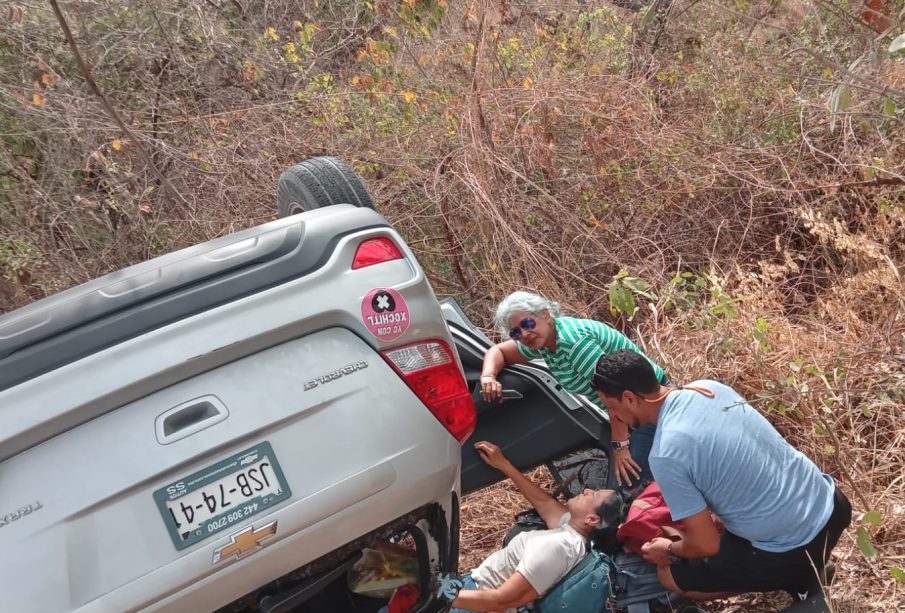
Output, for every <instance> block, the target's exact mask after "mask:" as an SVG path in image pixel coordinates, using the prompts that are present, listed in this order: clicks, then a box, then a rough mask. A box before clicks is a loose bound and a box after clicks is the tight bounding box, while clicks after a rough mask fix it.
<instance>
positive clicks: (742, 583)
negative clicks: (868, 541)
mask: <svg viewBox="0 0 905 613" xmlns="http://www.w3.org/2000/svg"><path fill="white" fill-rule="evenodd" d="M777 512H781V510H780V508H778V509H777ZM851 521H852V505H851V503H849V501H848V498H846V497H845V494H843V493H842V490H840V489H839V487H838V486H837V487H836V491H835V493H834V494H833V512H832V514H831V515H830V518H829V519H828V520H827V522H826V524H825V525H824V526H823V528H822V529H821V530H820V532H818V533H817V536H815V537H814V538H813V540H811V542H810V543H808V544H807V545H802V546H801V547H796V548H795V549H792V550H791V551H784V552H780V553H776V552H771V551H764V550H762V549H758V548H757V547H755V546H754V545H753V544H751V541H748V540H745V539H743V538H741V537H740V536H737V535H735V534H732V533H731V532H728V531H726V532H723V535H722V537H721V538H720V550H719V552H718V553H717V554H716V555H715V556H711V557H709V558H704V559H702V560H689V561H687V562H683V563H681V564H673V565H672V566H671V568H670V570H671V571H672V577H673V579H674V580H675V582H676V585H677V586H679V588H680V589H681V590H683V591H693V592H772V591H775V590H784V591H786V592H789V593H790V594H792V597H793V598H796V599H798V600H805V599H806V598H807V597H808V596H810V595H813V594H814V593H816V592H818V591H819V588H818V582H817V576H816V573H815V571H820V570H823V567H824V565H825V564H826V562H827V560H829V559H830V552H831V551H832V550H833V547H835V546H836V543H837V542H839V537H840V536H841V535H842V532H843V531H844V530H845V529H846V528H847V527H848V526H849V524H850V523H851Z"/></svg>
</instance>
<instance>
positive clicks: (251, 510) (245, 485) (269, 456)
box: [154, 441, 292, 549]
mask: <svg viewBox="0 0 905 613" xmlns="http://www.w3.org/2000/svg"><path fill="white" fill-rule="evenodd" d="M290 496H292V492H291V491H289V486H288V485H286V478H285V477H284V476H283V471H282V470H280V465H279V464H278V463H277V457H276V454H274V452H273V448H272V447H271V446H270V443H268V442H267V441H264V442H262V443H260V444H258V445H256V446H254V447H252V448H251V449H246V450H245V451H243V452H241V453H237V454H236V455H233V456H230V457H229V458H226V459H225V460H221V461H220V462H217V463H216V464H214V465H212V466H209V467H207V468H205V469H204V470H199V471H198V472H196V473H192V474H191V475H189V476H187V477H184V478H182V479H179V480H178V481H174V482H173V483H170V484H169V485H167V486H166V487H162V488H160V489H159V490H156V491H155V492H154V500H155V501H156V502H157V508H158V509H159V510H160V515H161V516H162V517H163V523H164V524H165V525H166V527H167V531H168V532H169V533H170V538H171V539H172V540H173V544H174V545H175V546H176V549H184V548H186V547H188V546H190V545H194V544H195V543H198V542H200V541H203V540H204V539H206V538H208V537H210V536H213V535H215V534H217V533H218V532H220V531H221V530H225V529H227V528H229V527H231V526H234V525H236V524H238V523H240V522H242V521H244V520H246V519H249V518H250V517H254V516H255V515H258V514H259V513H263V512H265V511H268V510H269V509H270V508H271V507H273V506H274V505H275V504H276V503H278V502H280V501H282V500H286V499H287V498H289V497H290Z"/></svg>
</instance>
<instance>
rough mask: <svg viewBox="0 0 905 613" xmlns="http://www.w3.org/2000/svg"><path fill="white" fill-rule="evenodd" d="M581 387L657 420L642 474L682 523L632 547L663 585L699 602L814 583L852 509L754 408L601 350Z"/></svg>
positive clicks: (719, 388)
mask: <svg viewBox="0 0 905 613" xmlns="http://www.w3.org/2000/svg"><path fill="white" fill-rule="evenodd" d="M592 386H593V387H594V389H595V390H597V393H598V394H600V396H601V399H602V400H603V401H604V402H605V403H606V405H607V406H608V407H609V409H610V415H611V417H613V418H615V419H619V420H621V421H623V422H625V423H626V424H627V425H628V426H629V427H637V426H638V425H640V424H646V423H655V424H656V426H657V434H656V436H655V437H654V442H653V447H652V449H651V452H650V465H651V471H652V472H653V475H654V479H655V480H656V482H657V483H658V484H659V485H660V489H661V490H662V491H663V497H664V498H665V499H666V504H667V505H668V506H669V508H670V512H671V514H672V518H673V519H674V520H676V521H680V520H681V521H682V522H683V523H684V525H685V536H684V538H683V539H682V540H679V541H675V542H674V541H670V540H668V539H666V538H655V539H653V540H652V541H650V542H649V543H647V544H645V545H644V548H643V549H642V553H643V555H644V557H645V559H647V560H648V561H649V562H654V563H656V564H658V565H659V574H660V581H661V582H662V583H663V585H664V586H665V587H667V588H669V589H671V590H674V591H678V592H683V593H685V594H687V595H689V596H691V597H695V598H700V599H708V598H716V597H720V596H721V595H724V594H726V593H733V592H766V591H773V590H785V591H787V592H789V593H790V594H791V595H792V597H793V598H797V599H799V600H806V599H808V598H809V595H810V596H813V594H814V592H815V591H818V590H819V583H818V582H817V574H816V572H815V571H822V570H823V567H824V565H825V563H826V562H827V561H828V560H829V556H830V551H831V550H832V549H833V547H835V545H836V543H837V541H838V540H839V536H840V535H841V534H842V532H843V530H845V528H847V527H848V525H849V524H850V523H851V514H852V508H851V504H850V503H849V501H848V499H846V497H845V495H844V494H843V493H842V491H841V490H840V489H839V488H838V487H836V485H835V483H834V482H833V479H832V478H831V477H830V476H829V475H825V474H823V473H821V471H820V469H819V468H817V466H816V465H815V464H814V463H813V462H812V461H811V460H809V459H808V458H807V457H806V456H805V455H804V454H803V453H801V452H800V451H798V450H797V449H795V448H794V447H792V445H790V444H789V443H788V442H787V441H786V440H785V439H784V438H783V437H782V436H780V434H779V433H778V432H777V431H776V430H775V429H774V428H773V426H772V425H771V424H770V422H768V421H767V420H766V418H764V416H763V415H761V414H760V413H758V412H757V411H756V410H755V409H754V408H753V407H751V405H749V404H748V403H747V402H746V401H745V399H744V398H742V397H741V396H740V395H739V394H738V393H736V392H735V391H734V390H733V389H732V388H730V387H727V386H725V385H723V384H721V383H717V382H716V381H696V382H695V383H693V384H690V385H686V386H683V387H681V388H678V389H676V388H669V387H664V386H662V385H660V382H659V381H658V380H657V376H656V374H655V373H654V370H653V368H652V367H651V366H650V363H649V362H648V361H647V360H646V359H645V358H644V357H643V356H641V355H640V354H638V353H637V352H634V351H617V352H614V353H611V354H608V355H604V356H602V357H601V358H600V359H599V361H598V362H597V367H596V371H595V374H594V377H593V379H592ZM713 515H716V516H717V517H718V518H719V519H720V520H721V521H722V523H723V525H724V526H725V530H723V531H722V534H720V530H719V528H718V526H717V524H716V523H715V522H714V519H713Z"/></svg>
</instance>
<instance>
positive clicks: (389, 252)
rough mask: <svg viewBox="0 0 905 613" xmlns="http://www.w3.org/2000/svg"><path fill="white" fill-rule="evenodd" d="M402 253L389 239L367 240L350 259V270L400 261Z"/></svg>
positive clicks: (382, 237) (383, 237)
mask: <svg viewBox="0 0 905 613" xmlns="http://www.w3.org/2000/svg"><path fill="white" fill-rule="evenodd" d="M401 259H402V253H401V252H400V251H399V247H397V246H396V243H394V242H393V241H392V240H390V239H389V238H386V237H385V236H381V237H380V238H369V239H368V240H366V241H364V242H363V243H362V244H360V245H359V246H358V250H357V251H355V257H354V258H353V259H352V270H357V269H359V268H365V267H366V266H373V265H374V264H380V263H381V262H389V261H390V260H401Z"/></svg>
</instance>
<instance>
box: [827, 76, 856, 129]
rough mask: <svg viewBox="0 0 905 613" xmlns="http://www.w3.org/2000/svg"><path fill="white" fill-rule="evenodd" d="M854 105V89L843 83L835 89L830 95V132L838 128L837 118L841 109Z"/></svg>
mask: <svg viewBox="0 0 905 613" xmlns="http://www.w3.org/2000/svg"><path fill="white" fill-rule="evenodd" d="M851 105H852V91H851V89H849V86H848V85H846V84H844V83H843V84H842V85H840V86H838V87H837V88H836V89H834V90H833V95H832V96H830V132H833V131H835V130H836V119H837V117H838V114H839V112H840V111H844V110H846V109H847V108H848V107H850V106H851Z"/></svg>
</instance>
